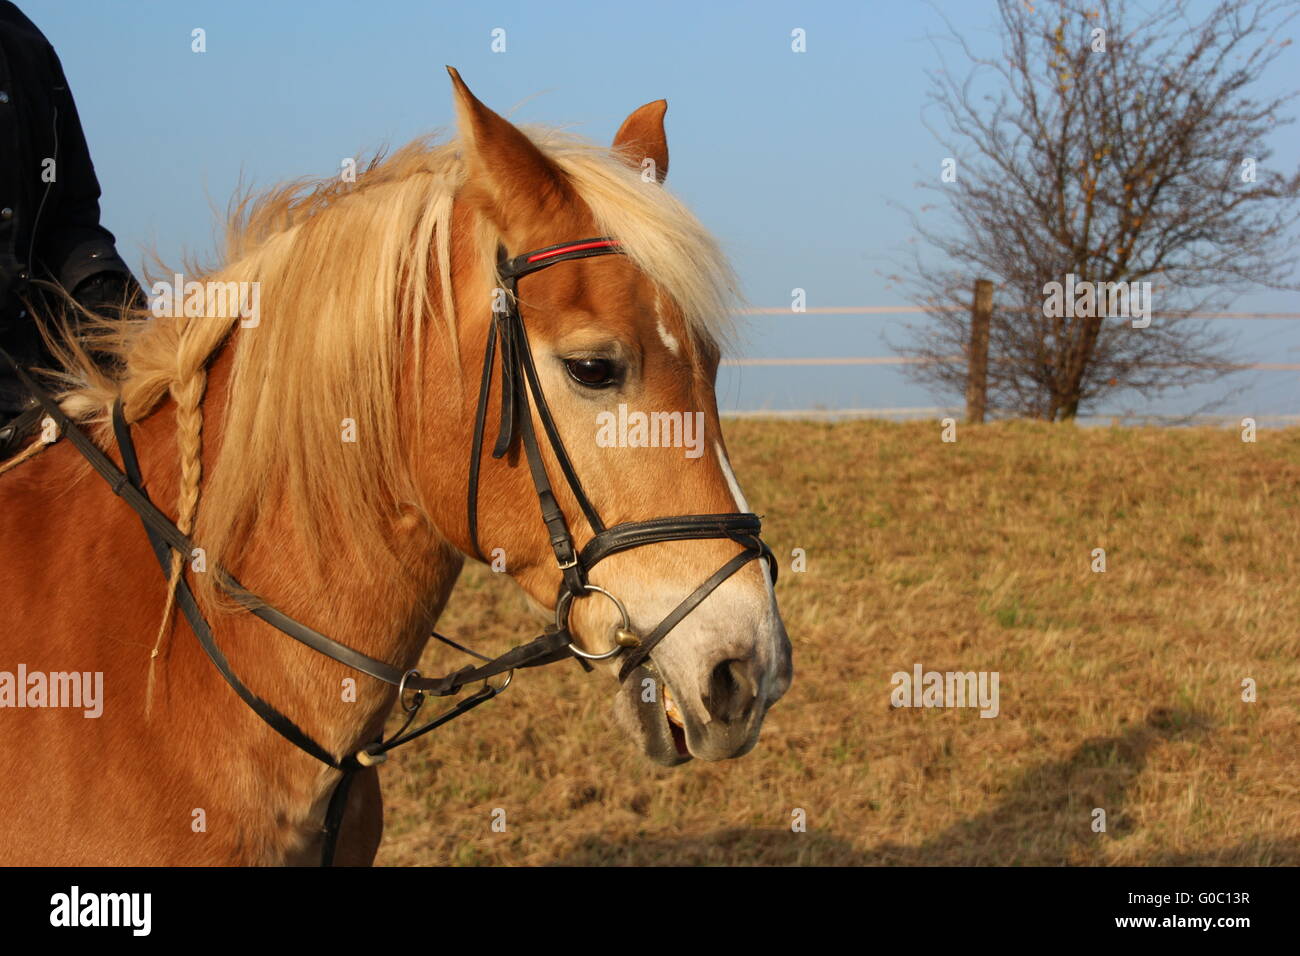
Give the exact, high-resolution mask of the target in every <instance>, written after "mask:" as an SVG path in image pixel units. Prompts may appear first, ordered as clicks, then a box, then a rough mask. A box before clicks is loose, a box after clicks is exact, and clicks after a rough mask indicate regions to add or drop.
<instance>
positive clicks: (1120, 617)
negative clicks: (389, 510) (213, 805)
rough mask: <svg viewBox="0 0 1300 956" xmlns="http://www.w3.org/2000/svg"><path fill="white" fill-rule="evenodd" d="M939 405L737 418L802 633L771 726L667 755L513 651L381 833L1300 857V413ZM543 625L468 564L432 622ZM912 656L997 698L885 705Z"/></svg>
mask: <svg viewBox="0 0 1300 956" xmlns="http://www.w3.org/2000/svg"><path fill="white" fill-rule="evenodd" d="M939 430H940V429H939V425H938V424H937V423H934V422H915V423H908V424H893V423H885V422H846V423H839V424H817V423H804V422H798V423H793V422H757V421H744V422H731V423H729V424H728V442H729V444H730V447H731V451H732V458H733V461H734V463H735V467H736V472H737V474H738V475H739V477H740V480H741V483H742V485H743V487H744V488H745V491H746V494H747V496H748V498H749V501H750V505H751V506H752V507H753V508H754V510H756V511H758V512H759V513H760V514H763V515H765V518H764V530H765V536H766V537H767V538H768V540H769V541H770V542H771V544H772V546H773V548H774V549H775V551H776V553H777V554H778V556H782V555H784V556H785V559H786V566H785V567H784V568H783V569H782V574H781V580H780V584H779V585H778V588H777V593H778V597H779V599H780V603H781V607H782V611H783V614H784V617H785V621H786V626H787V628H788V630H789V633H790V639H791V641H792V643H793V645H794V666H795V678H794V685H793V687H792V688H791V690H790V692H789V694H787V696H786V697H785V698H784V699H782V700H781V701H780V702H779V703H778V704H777V706H776V707H775V708H773V710H772V711H771V713H770V714H769V717H768V721H767V723H766V725H765V727H764V729H763V736H762V739H761V740H760V742H759V745H758V747H757V748H756V749H755V750H754V751H753V752H752V753H750V754H749V755H748V756H746V757H744V758H742V759H740V760H734V761H728V762H726V763H725V764H704V763H700V762H698V761H692V762H691V763H689V764H687V765H685V766H684V767H679V768H676V769H671V770H670V769H663V768H659V767H656V766H654V765H652V764H650V763H649V762H648V761H646V760H645V759H644V758H642V757H640V756H639V755H638V754H637V753H635V752H633V750H632V748H631V745H630V744H629V743H628V742H627V741H626V740H624V739H623V738H622V736H621V735H620V733H619V731H618V730H617V729H616V728H615V727H614V726H613V724H612V721H611V719H610V716H609V703H610V697H611V695H612V691H613V683H612V681H610V680H609V679H608V678H605V677H600V676H599V675H590V676H589V675H586V674H584V673H583V672H582V671H581V670H580V669H579V668H578V667H577V666H576V665H568V664H560V665H553V666H552V667H549V668H542V669H539V670H534V671H531V672H521V673H520V674H519V675H517V677H516V680H515V684H514V686H513V687H511V688H510V690H509V691H508V692H507V693H506V694H505V695H503V696H502V697H500V698H498V699H497V700H495V701H492V702H491V703H489V704H486V705H485V706H483V707H481V708H479V709H478V710H477V711H475V712H474V713H473V714H472V715H471V716H468V717H466V718H464V719H463V720H460V721H457V722H455V723H453V724H452V725H450V726H448V727H445V728H443V729H441V730H439V731H436V732H435V733H433V734H431V735H429V736H428V737H425V738H423V739H422V740H421V741H420V742H419V743H417V744H413V745H411V747H410V748H407V749H405V750H404V751H402V752H401V753H400V755H399V756H397V757H396V759H394V760H393V761H392V762H390V764H389V765H388V766H387V768H386V769H385V771H384V796H385V801H386V804H387V812H386V823H387V830H386V834H385V840H384V845H383V847H382V849H381V850H380V854H379V859H378V861H377V862H378V863H380V864H390V865H418V864H424V865H429V864H435V865H443V864H451V865H501V864H506V865H538V864H560V865H602V864H621V865H628V864H631V865H664V864H667V865H672V864H723V865H784V864H813V865H863V864H867V865H872V864H907V865H911V864H918V865H928V864H985V865H988V864H993V865H997V864H1039V865H1055V864H1081V865H1111V864H1118V865H1147V864H1174V865H1179V864H1247V865H1250V864H1292V865H1295V864H1298V863H1300V719H1298V718H1300V429H1290V430H1282V431H1261V433H1260V434H1259V438H1258V441H1257V443H1255V444H1247V443H1243V442H1242V441H1241V440H1240V435H1239V433H1238V432H1237V431H1234V430H1211V429H1190V430H1160V429H1140V428H1133V429H1129V428H1125V429H1119V428H1116V429H1079V428H1074V427H1071V426H1061V425H1056V426H1052V425H1043V424H1039V423H1024V422H1011V423H1001V424H994V425H987V426H981V427H970V428H965V427H963V428H961V430H960V432H959V440H958V442H956V443H955V444H944V443H942V442H941V441H940V440H939ZM793 548H803V549H805V550H806V552H807V570H806V571H805V572H804V573H791V571H790V568H789V555H790V552H791V549H793ZM1094 548H1104V549H1105V551H1106V562H1107V570H1106V571H1105V573H1094V572H1093V571H1092V570H1090V565H1091V562H1092V558H1091V552H1092V550H1093V549H1094ZM535 627H536V623H535V621H534V620H533V619H532V618H530V616H529V614H528V613H527V611H526V610H525V607H524V602H523V599H522V597H521V596H520V595H519V593H518V591H517V589H515V588H514V586H513V585H511V584H509V583H508V582H506V581H504V580H501V579H499V578H496V577H495V576H493V575H492V574H491V573H490V572H486V571H484V570H483V569H481V568H477V567H475V568H468V569H467V570H466V573H465V575H464V577H463V578H462V581H461V583H460V585H459V587H458V590H457V593H456V595H455V596H454V598H453V599H452V602H451V606H450V608H449V610H448V613H447V614H446V615H445V616H444V618H443V621H442V628H441V629H442V630H444V632H445V633H449V634H453V635H463V636H465V637H467V638H468V637H471V636H472V637H473V638H474V639H476V640H477V641H478V642H479V644H480V645H487V646H490V647H491V648H492V649H493V651H494V652H499V651H500V650H502V649H504V648H505V647H506V646H508V644H509V642H511V641H513V640H515V639H518V638H521V637H527V636H531V634H532V633H534V631H533V630H532V629H533V628H535ZM461 663H462V662H461V661H460V660H459V659H457V658H456V656H455V655H452V654H450V653H449V652H446V653H444V652H443V651H442V650H440V649H438V650H435V649H431V650H430V651H429V653H428V654H427V656H426V658H425V663H424V665H423V666H424V669H425V673H429V672H430V671H431V670H438V669H439V668H441V669H442V670H448V669H452V668H454V667H458V666H460V665H461ZM917 663H919V664H921V665H922V666H923V668H924V669H925V670H937V671H971V670H974V671H997V672H999V674H1000V675H1001V678H1000V693H1001V713H1000V714H999V716H997V717H996V718H993V719H982V718H981V717H980V716H979V714H978V713H977V711H976V710H958V709H922V708H906V709H895V708H893V707H891V706H890V691H891V684H890V675H891V674H893V673H894V672H895V671H911V669H912V667H913V665H914V664H917ZM1244 678H1252V679H1254V681H1255V682H1256V683H1257V685H1258V700H1257V701H1256V702H1255V703H1246V702H1243V701H1242V686H1241V685H1242V681H1243V679H1244ZM1097 807H1100V808H1104V809H1105V810H1106V813H1107V832H1105V833H1094V832H1093V830H1092V827H1091V824H1092V811H1093V809H1094V808H1097ZM494 808H501V809H504V810H505V811H506V824H507V826H506V830H505V832H503V833H499V832H494V831H493V829H492V827H491V819H492V816H491V815H492V811H493V810H494ZM794 808H802V809H803V810H805V811H806V813H807V832H804V833H794V832H791V826H790V822H791V812H792V810H793V809H794Z"/></svg>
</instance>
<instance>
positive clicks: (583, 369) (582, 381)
mask: <svg viewBox="0 0 1300 956" xmlns="http://www.w3.org/2000/svg"><path fill="white" fill-rule="evenodd" d="M564 367H565V368H567V369H568V370H569V377H570V378H572V379H573V380H574V381H575V382H577V383H578V384H579V385H585V386H586V387H587V388H607V387H609V386H610V385H613V384H614V383H615V381H617V378H618V366H617V365H615V364H614V363H613V362H611V361H610V360H609V359H600V358H586V359H566V360H565V362H564Z"/></svg>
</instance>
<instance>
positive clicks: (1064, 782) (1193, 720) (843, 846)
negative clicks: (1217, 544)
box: [550, 708, 1300, 866]
mask: <svg viewBox="0 0 1300 956" xmlns="http://www.w3.org/2000/svg"><path fill="white" fill-rule="evenodd" d="M1207 729H1208V724H1207V722H1206V721H1205V720H1204V718H1202V717H1201V716H1200V715H1198V714H1196V713H1193V712H1188V711H1177V710H1167V709H1164V708H1158V709H1156V710H1153V711H1152V712H1151V713H1150V714H1149V715H1148V716H1147V719H1146V721H1145V722H1144V723H1143V724H1141V725H1138V726H1135V727H1130V728H1128V729H1126V730H1125V731H1124V732H1123V733H1121V734H1118V735H1116V736H1113V737H1103V738H1096V739H1092V740H1087V741H1085V742H1084V743H1082V744H1081V745H1080V746H1079V747H1078V748H1077V749H1076V750H1075V751H1074V753H1073V754H1072V755H1071V756H1070V757H1069V758H1068V759H1066V760H1062V761H1053V762H1050V763H1045V764H1041V765H1039V766H1037V767H1034V768H1032V769H1030V770H1029V771H1027V772H1025V773H1024V774H1022V775H1021V776H1020V777H1019V778H1017V779H1016V780H1015V781H1013V782H1012V783H1011V784H1010V785H1009V787H1008V788H1007V792H1006V795H1005V796H1004V797H1003V798H1002V799H1001V800H1000V801H999V803H998V804H997V806H996V807H995V808H994V809H992V810H989V811H987V812H985V813H981V814H978V815H976V816H973V817H970V818H969V819H966V820H962V821H961V822H959V823H957V824H955V825H953V826H950V827H948V828H947V829H945V830H943V831H941V832H940V833H937V834H936V835H934V836H933V837H932V838H930V839H928V840H926V841H925V842H923V843H921V844H919V845H916V846H906V845H901V844H894V843H886V844H881V845H880V846H877V847H873V848H871V849H869V850H862V849H859V848H857V847H855V846H854V845H853V844H851V843H849V842H848V841H846V840H843V839H841V838H840V837H838V836H835V835H833V834H831V833H828V832H825V831H817V830H809V832H807V833H799V834H796V833H791V832H790V831H788V830H766V829H744V828H733V829H728V830H719V831H716V832H714V833H708V834H703V835H701V836H692V837H687V838H681V839H640V840H626V841H622V842H610V841H606V840H604V839H602V838H601V837H599V836H591V837H587V838H586V839H584V840H582V841H581V842H579V843H578V844H577V845H576V846H575V847H573V848H572V849H570V850H569V851H568V852H567V853H565V854H563V855H561V856H559V857H557V858H555V859H554V860H552V861H550V865H552V866H611V865H612V866H656V865H658V866H663V865H678V866H711V865H712V866H744V865H764V866H879V865H891V866H935V865H948V866H960V865H982V866H997V865H1029V866H1054V865H1061V864H1067V863H1072V862H1074V863H1087V862H1090V861H1091V859H1090V858H1091V857H1092V856H1093V855H1094V853H1095V851H1096V849H1097V848H1098V847H1099V846H1100V844H1099V841H1101V840H1122V839H1124V838H1125V837H1126V836H1128V835H1129V834H1130V833H1132V832H1133V831H1134V821H1133V818H1132V816H1131V814H1130V813H1129V812H1128V811H1127V809H1126V806H1125V804H1126V796H1127V793H1128V791H1129V789H1130V788H1131V787H1132V786H1133V784H1134V783H1135V782H1136V780H1137V779H1138V777H1139V775H1140V774H1141V772H1142V770H1143V768H1144V767H1145V766H1146V762H1147V757H1148V755H1149V754H1150V753H1151V751H1152V749H1153V748H1154V747H1156V746H1158V745H1160V744H1162V743H1165V742H1167V741H1173V740H1179V739H1185V738H1188V737H1193V736H1199V735H1201V734H1204V732H1205V731H1206V730H1207ZM1095 807H1101V808H1103V809H1105V811H1106V814H1107V820H1106V824H1107V826H1106V829H1107V832H1106V833H1105V834H1099V833H1094V832H1093V831H1092V828H1091V824H1092V811H1093V808H1095ZM812 816H813V818H814V822H815V813H814V814H813V815H812ZM1297 858H1300V841H1291V842H1290V843H1289V845H1287V844H1280V845H1279V844H1262V843H1259V842H1253V843H1252V842H1247V843H1243V844H1242V845H1240V846H1238V847H1233V848H1230V849H1220V850H1216V851H1208V852H1206V853H1204V854H1196V853H1191V854H1178V855H1166V856H1160V857H1156V858H1153V859H1149V860H1143V861H1141V862H1142V863H1145V864H1151V865H1156V864H1159V865H1169V866H1194V865H1207V864H1214V863H1236V864H1238V865H1240V864H1249V863H1280V862H1284V861H1288V860H1289V861H1290V862H1292V863H1294V862H1296V860H1297Z"/></svg>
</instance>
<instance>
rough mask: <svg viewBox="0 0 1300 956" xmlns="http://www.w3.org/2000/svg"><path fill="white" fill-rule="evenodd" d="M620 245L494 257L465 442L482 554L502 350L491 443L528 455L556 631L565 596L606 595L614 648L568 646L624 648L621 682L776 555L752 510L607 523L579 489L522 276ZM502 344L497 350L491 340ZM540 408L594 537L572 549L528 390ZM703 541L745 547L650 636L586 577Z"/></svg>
mask: <svg viewBox="0 0 1300 956" xmlns="http://www.w3.org/2000/svg"><path fill="white" fill-rule="evenodd" d="M621 254H622V248H621V247H620V245H619V242H618V240H616V239H610V238H607V237H597V238H594V239H582V240H580V241H578V242H566V243H561V244H560V245H556V246H547V247H546V248H545V249H537V250H535V251H533V252H529V253H525V254H524V255H522V256H516V257H515V258H513V259H509V258H506V257H505V256H504V254H503V255H502V257H501V261H500V264H499V266H498V270H497V271H498V273H499V274H500V276H501V279H502V281H503V282H504V283H505V291H506V293H507V294H506V296H505V307H504V309H501V310H499V311H496V312H494V313H493V316H492V325H491V327H490V328H489V330H488V339H487V347H486V348H485V349H484V356H483V375H482V379H481V381H480V384H479V395H478V409H477V411H476V413H475V416H474V440H473V443H472V445H471V448H470V462H469V534H470V540H471V541H472V542H473V544H474V550H475V552H476V553H477V555H478V557H479V558H480V560H486V558H484V557H483V549H482V548H481V547H480V545H479V538H478V483H479V461H480V458H481V457H482V451H483V434H484V430H485V426H486V422H487V412H488V397H489V394H490V393H491V390H492V375H493V370H494V366H495V365H496V364H497V363H496V362H495V358H496V355H497V353H498V351H499V353H500V356H501V361H500V365H501V423H500V426H499V427H498V429H497V439H496V445H495V447H494V448H493V449H492V457H493V458H501V457H503V456H504V455H506V454H507V453H508V452H509V450H510V449H511V447H513V445H514V443H515V439H516V437H518V438H519V439H520V440H521V441H522V443H523V446H524V454H525V456H526V457H527V459H528V470H529V472H530V473H531V474H532V479H533V487H534V488H535V489H536V491H537V501H538V505H539V506H540V509H541V517H542V521H543V522H544V523H545V525H546V530H547V533H548V534H549V535H550V540H551V548H552V550H553V551H554V552H555V561H556V565H557V566H558V568H559V570H560V573H561V575H562V580H561V583H560V590H559V594H558V595H557V596H556V601H555V627H556V630H557V631H559V632H560V633H564V634H567V633H568V614H569V608H570V606H571V604H572V601H573V600H574V599H576V598H581V597H586V596H587V595H589V594H593V593H599V594H603V595H604V596H605V597H607V598H608V599H609V600H610V601H612V602H613V603H614V605H615V606H616V608H617V609H618V612H619V615H620V617H621V627H619V628H618V629H617V631H615V634H614V647H613V648H612V649H611V650H609V651H607V652H604V653H597V654H591V653H587V652H586V651H583V650H581V649H580V648H578V646H577V645H576V644H574V643H572V641H570V643H569V645H568V648H569V650H570V651H571V652H572V653H573V654H574V655H576V656H577V657H578V658H579V659H580V660H606V659H609V658H612V657H615V656H617V655H618V654H624V655H625V656H624V659H623V666H622V668H621V669H620V670H619V675H618V676H619V680H620V681H625V680H627V678H628V677H629V676H630V675H631V674H632V672H633V671H634V670H636V668H637V667H638V666H639V665H641V664H642V663H644V662H645V660H646V659H647V658H648V657H649V656H650V652H651V651H652V650H653V649H654V648H655V646H656V645H657V644H658V643H659V642H660V641H662V640H663V639H664V638H665V637H666V636H667V635H668V632H669V631H671V630H672V629H673V628H674V627H676V626H677V624H678V623H680V622H681V620H682V618H684V617H686V615H687V614H689V613H690V612H691V611H693V610H694V609H695V608H696V607H697V606H698V605H699V604H700V602H701V601H703V600H704V599H705V598H706V597H708V596H709V594H710V593H711V592H712V591H713V590H714V589H715V588H716V587H718V585H720V584H721V583H722V582H723V581H725V580H726V579H727V578H729V577H731V575H733V574H735V573H736V572H737V571H739V570H740V569H741V568H742V567H744V566H745V565H746V564H748V563H749V562H750V561H753V560H755V559H757V558H762V557H765V558H767V559H768V562H767V563H768V567H769V568H770V569H771V570H772V575H773V581H774V582H775V575H776V561H775V560H773V559H772V553H771V551H769V550H768V548H767V545H766V544H764V543H763V541H762V539H761V538H760V537H759V532H760V531H761V523H760V521H759V518H758V515H755V514H749V513H745V514H708V515H678V516H675V517H671V518H655V519H652V520H650V521H635V522H628V523H625V524H620V525H615V526H614V527H612V528H607V527H605V523H604V522H603V521H601V519H600V514H599V513H598V512H597V510H596V507H595V505H593V504H592V503H591V499H590V498H589V497H588V496H587V493H586V491H585V490H583V487H582V482H581V481H580V480H579V478H578V474H577V472H576V471H575V470H574V468H573V462H572V461H571V460H570V458H569V455H568V452H567V451H566V449H565V447H564V442H563V440H562V439H561V438H560V432H559V429H558V428H556V425H555V418H554V416H552V415H551V409H550V406H548V405H547V403H546V396H545V394H544V393H543V392H542V386H541V383H540V382H539V381H538V377H537V366H536V364H535V363H534V360H533V351H532V347H531V345H530V344H529V341H528V331H527V329H525V327H524V320H523V315H522V314H521V313H520V311H519V280H520V279H521V278H523V277H524V276H526V275H530V274H532V273H534V272H540V271H541V270H542V269H547V268H550V267H551V266H553V265H556V264H557V263H560V262H568V261H570V260H573V259H590V258H593V257H595V256H608V255H621ZM498 341H499V342H500V348H499V349H498V346H497V343H498ZM530 394H531V396H532V401H533V402H536V404H537V417H538V418H539V419H541V422H542V428H543V430H544V431H545V432H546V438H547V441H548V442H549V443H550V446H551V450H552V452H554V454H555V460H556V462H557V463H558V464H559V466H560V472H561V474H563V476H564V480H565V482H567V483H568V485H569V488H570V490H571V491H572V492H573V496H574V497H575V498H576V499H577V501H578V507H579V508H581V509H582V513H583V515H584V516H585V517H586V520H587V524H588V525H589V526H590V527H591V530H592V533H593V535H594V537H593V538H592V539H591V540H590V541H588V542H587V544H586V545H585V546H584V547H583V548H582V550H581V551H579V550H578V549H577V548H576V547H575V545H574V542H573V535H572V534H571V532H570V530H569V525H568V522H567V521H566V520H565V517H564V512H563V511H561V510H560V506H559V504H558V503H557V502H556V500H555V493H554V491H553V489H552V487H551V481H550V478H549V477H548V476H547V474H546V466H545V465H544V464H543V462H542V455H541V451H540V449H539V447H538V443H537V434H536V432H535V430H534V428H533V417H532V412H531V407H530V401H529V395H530ZM710 538H728V539H730V540H732V541H735V542H737V543H738V544H740V545H741V546H742V548H743V550H742V551H741V552H740V553H739V554H737V555H736V556H735V557H734V558H732V559H731V560H730V561H728V562H727V563H726V564H724V565H723V566H722V567H721V568H719V569H718V570H717V572H715V573H714V574H713V575H712V577H710V578H709V579H708V580H707V581H705V582H704V583H703V584H702V585H700V586H699V587H698V588H697V589H696V590H695V591H694V592H693V593H692V594H690V595H689V596H688V597H687V598H686V599H685V600H684V601H682V603H681V604H679V605H678V606H677V607H676V608H675V609H674V610H673V611H672V613H670V614H669V615H668V616H667V617H665V618H664V619H663V620H662V621H660V622H659V625H658V626H657V627H656V628H654V630H652V631H651V632H650V633H649V634H648V635H646V636H644V637H642V636H640V635H638V634H636V633H635V632H634V631H633V630H632V627H631V621H630V619H629V617H628V613H627V609H626V608H625V607H624V606H623V603H622V602H621V601H619V600H618V598H616V597H614V595H613V594H611V593H610V592H608V591H606V590H604V589H603V588H597V587H595V586H594V585H592V584H590V583H588V580H587V579H588V575H589V574H590V572H591V569H592V568H593V567H595V566H596V564H597V563H599V562H600V561H603V560H604V559H605V558H607V557H609V556H610V555H612V554H617V553H619V552H620V551H628V550H631V549H633V548H640V547H644V546H645V545H648V544H661V543H663V542H665V541H687V540H703V539H710Z"/></svg>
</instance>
